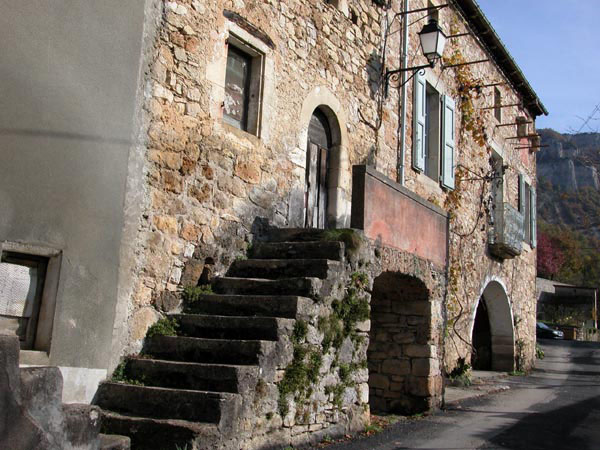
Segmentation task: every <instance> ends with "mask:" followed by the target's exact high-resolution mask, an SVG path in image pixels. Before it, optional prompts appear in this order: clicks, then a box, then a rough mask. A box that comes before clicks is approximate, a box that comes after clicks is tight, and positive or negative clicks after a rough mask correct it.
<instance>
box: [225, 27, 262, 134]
mask: <svg viewBox="0 0 600 450" xmlns="http://www.w3.org/2000/svg"><path fill="white" fill-rule="evenodd" d="M263 56H264V55H263V54H262V53H261V52H259V51H258V50H256V49H255V48H253V47H252V46H250V45H249V44H248V43H246V42H244V41H242V40H241V39H240V38H238V37H236V36H235V35H232V34H230V36H229V39H228V41H227V68H226V72H225V100H224V103H223V121H224V122H225V123H228V124H229V125H231V126H234V127H236V128H239V129H240V130H243V131H246V132H248V133H251V134H254V135H258V131H259V127H260V104H261V95H262V85H263V83H262V75H263Z"/></svg>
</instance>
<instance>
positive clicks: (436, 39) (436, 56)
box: [385, 19, 447, 95]
mask: <svg viewBox="0 0 600 450" xmlns="http://www.w3.org/2000/svg"><path fill="white" fill-rule="evenodd" d="M419 40H420V41H421V50H422V51H423V54H424V55H425V57H426V58H427V61H429V64H425V65H422V66H415V67H406V68H404V69H402V68H400V69H396V70H386V72H385V92H386V95H387V91H388V85H389V82H390V79H393V81H394V82H397V81H399V74H400V73H401V72H410V71H412V72H413V75H412V76H410V77H408V79H407V80H406V81H404V83H402V84H401V85H400V87H402V86H403V85H404V84H406V83H408V81H409V80H410V79H411V78H412V77H413V76H414V74H415V73H417V72H418V71H419V70H422V69H426V68H428V67H434V66H435V64H436V62H437V61H438V60H440V59H441V58H442V54H443V53H444V47H445V46H446V40H447V37H446V35H445V34H444V32H443V31H442V29H441V28H440V26H439V25H438V23H437V20H435V19H430V20H429V23H427V24H426V25H425V26H424V27H423V29H422V30H421V31H419Z"/></svg>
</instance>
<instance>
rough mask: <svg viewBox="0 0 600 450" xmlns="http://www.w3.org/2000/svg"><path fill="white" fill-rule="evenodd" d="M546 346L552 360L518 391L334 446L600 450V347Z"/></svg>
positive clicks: (514, 385)
mask: <svg viewBox="0 0 600 450" xmlns="http://www.w3.org/2000/svg"><path fill="white" fill-rule="evenodd" d="M540 344H541V345H542V348H543V349H544V351H545V353H546V357H545V358H544V359H543V360H541V361H538V364H537V369H536V371H535V372H533V373H532V374H531V375H530V376H529V377H509V378H508V379H507V380H506V383H507V384H509V385H510V390H508V391H504V392H501V393H498V394H492V395H490V396H488V397H485V398H479V399H472V400H468V401H465V402H464V403H461V404H458V405H454V406H451V407H449V408H448V410H447V411H440V412H438V413H436V414H434V415H432V416H429V417H426V418H424V419H420V420H411V421H407V422H401V423H398V424H396V425H394V426H391V427H389V428H387V429H386V430H385V431H384V432H383V433H380V434H378V435H375V436H371V437H370V438H364V439H359V440H357V441H354V442H351V443H348V444H343V445H335V446H332V447H328V450H338V449H340V450H341V449H348V450H350V449H352V450H367V449H368V450H400V449H417V448H418V449H436V450H437V449H440V450H441V449H444V450H450V449H452V450H454V449H461V450H462V449H511V450H537V449H540V450H542V449H543V450H551V449H552V450H553V449H569V450H600V344H598V343H586V342H571V341H548V340H544V341H540Z"/></svg>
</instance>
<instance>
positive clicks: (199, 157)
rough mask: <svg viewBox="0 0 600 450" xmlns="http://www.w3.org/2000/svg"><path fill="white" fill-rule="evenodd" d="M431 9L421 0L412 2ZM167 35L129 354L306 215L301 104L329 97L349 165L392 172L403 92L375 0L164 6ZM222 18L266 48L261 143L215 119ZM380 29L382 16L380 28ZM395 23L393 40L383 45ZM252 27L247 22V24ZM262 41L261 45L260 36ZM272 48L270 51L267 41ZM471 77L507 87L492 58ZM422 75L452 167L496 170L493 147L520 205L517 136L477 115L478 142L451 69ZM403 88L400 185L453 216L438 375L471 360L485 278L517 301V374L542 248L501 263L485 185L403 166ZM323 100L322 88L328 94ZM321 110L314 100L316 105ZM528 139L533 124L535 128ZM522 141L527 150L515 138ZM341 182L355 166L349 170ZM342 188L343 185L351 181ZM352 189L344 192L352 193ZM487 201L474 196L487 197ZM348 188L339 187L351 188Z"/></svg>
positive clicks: (487, 100)
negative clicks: (256, 248)
mask: <svg viewBox="0 0 600 450" xmlns="http://www.w3.org/2000/svg"><path fill="white" fill-rule="evenodd" d="M424 6H426V2H425V0H422V1H416V0H415V1H413V2H411V8H413V9H416V8H419V7H424ZM163 8H164V11H163V22H162V27H161V28H160V32H159V35H158V38H157V41H156V43H155V52H156V56H155V63H154V65H153V67H152V68H151V70H150V72H149V73H148V85H147V89H146V92H147V103H146V111H147V114H148V116H149V117H150V125H149V131H148V142H147V178H148V191H147V197H146V200H145V204H144V214H143V220H142V222H141V229H140V234H139V236H140V237H139V239H138V242H137V252H138V253H139V255H140V267H139V271H138V272H139V277H138V281H137V288H136V289H135V292H134V294H133V300H132V302H133V308H132V311H131V315H130V319H129V320H130V326H129V329H130V336H129V342H130V346H129V350H136V349H138V348H139V343H140V342H141V339H142V338H143V336H144V334H145V331H146V329H147V327H148V326H149V325H150V323H152V322H153V321H155V320H156V318H157V315H158V313H157V311H160V310H170V309H172V308H175V307H177V296H176V294H175V293H176V291H177V290H178V289H180V288H181V287H182V286H185V285H189V284H195V283H196V282H197V280H198V279H199V278H204V279H209V278H210V276H211V275H214V274H219V273H222V272H223V270H224V269H225V268H226V267H228V265H229V263H230V262H231V261H232V260H233V259H234V258H235V257H236V256H238V255H240V254H242V253H243V252H244V250H245V247H246V245H247V244H248V241H249V239H250V238H249V234H250V233H251V232H252V231H256V230H257V229H258V228H260V226H261V224H262V221H261V220H258V218H266V219H268V220H269V221H271V223H273V224H275V225H278V226H301V225H302V222H303V211H302V208H303V204H304V200H303V199H304V178H305V164H306V163H305V161H306V153H305V148H304V146H305V140H306V128H307V126H308V123H302V121H301V120H300V118H301V116H302V110H303V106H304V102H305V100H306V98H308V97H309V96H310V95H311V93H315V92H317V93H318V92H321V93H323V98H326V97H327V98H329V97H333V98H334V99H335V100H336V101H337V102H338V104H337V107H338V110H339V112H340V114H339V115H338V119H343V120H340V128H341V135H342V136H345V139H346V142H342V143H341V146H342V147H343V158H340V159H345V160H346V166H345V167H346V168H347V170H346V172H349V170H350V168H351V165H353V164H359V163H369V164H373V165H375V166H376V168H377V170H379V171H380V172H382V173H384V174H385V175H386V176H388V177H391V178H392V179H395V178H396V169H397V154H398V153H397V152H398V136H399V127H398V122H399V117H398V110H399V107H398V105H399V103H398V102H399V99H398V93H397V91H396V90H395V89H393V88H392V89H391V90H390V95H389V96H388V97H387V98H386V99H384V100H382V89H381V85H380V82H379V81H378V74H379V73H380V70H381V62H382V55H383V54H384V50H385V64H386V67H388V68H394V67H396V66H397V64H398V61H397V57H396V55H398V54H399V51H398V49H399V42H398V40H399V36H400V33H398V32H396V33H394V31H398V22H397V21H395V22H393V23H392V22H391V17H392V16H393V13H394V12H395V9H397V8H398V4H397V2H393V6H392V9H391V10H388V11H385V10H384V9H382V8H381V7H379V6H377V5H376V4H374V3H373V2H371V1H368V0H360V1H355V2H352V4H351V5H349V9H350V10H349V11H348V14H347V16H346V15H344V14H343V13H342V12H341V11H340V10H338V9H336V8H335V7H334V6H333V5H330V4H327V3H326V2H324V1H315V2H310V3H309V2H301V1H289V2H278V1H272V0H253V1H251V0H248V1H242V0H235V1H223V0H219V1H215V2H210V3H208V4H207V3H206V2H200V1H197V0H195V1H192V0H185V1H184V0H181V1H178V2H165V3H163ZM224 10H229V11H232V12H234V13H236V14H239V16H241V17H242V18H243V19H244V21H246V22H247V23H249V24H251V25H252V27H254V28H255V29H258V30H260V33H259V37H260V36H263V38H261V39H263V41H268V42H267V43H266V44H265V45H267V44H269V45H268V46H269V48H270V49H271V50H269V51H268V54H267V55H266V62H267V64H266V65H265V92H264V99H268V102H266V101H265V103H264V104H263V121H262V124H261V129H260V132H259V135H260V137H257V136H252V135H250V134H248V133H245V132H241V131H239V130H237V129H234V128H232V127H229V126H227V125H225V124H224V123H223V122H222V109H221V104H222V97H220V95H222V89H223V87H222V86H219V82H221V83H222V80H223V79H224V71H225V66H224V63H223V61H224V57H225V55H226V45H225V44H226V39H227V29H228V27H229V25H228V24H229V22H230V21H229V20H228V19H226V18H225V16H224V15H223V11H224ZM439 16H440V24H441V26H442V28H443V29H445V30H447V31H448V33H452V34H454V33H461V32H464V31H465V30H466V25H465V22H464V21H463V20H462V18H460V17H458V16H457V14H456V13H455V11H454V10H453V8H451V7H450V8H444V9H442V10H440V12H439ZM388 22H389V23H388ZM388 25H389V29H390V31H391V32H392V33H391V34H390V35H389V39H388V40H387V41H385V49H384V40H383V39H382V35H383V31H382V30H383V29H385V27H387V26H388ZM252 27H250V28H252ZM419 30H420V26H418V25H413V26H412V27H411V28H410V48H409V55H411V57H410V58H409V64H408V65H409V66H411V65H416V64H423V63H424V58H423V57H422V55H420V49H419V48H418V42H419V41H418V36H417V34H416V33H417V32H418V31H419ZM264 35H266V36H268V39H264ZM271 44H272V45H271ZM458 49H460V52H461V53H462V56H463V57H464V60H466V61H473V60H478V59H483V58H487V57H489V55H488V54H487V53H486V52H485V51H484V50H483V49H482V48H481V46H480V45H479V44H478V42H477V40H476V38H474V37H470V36H467V37H462V38H459V39H452V40H450V41H449V43H448V46H447V49H446V53H445V54H446V55H447V56H448V55H452V54H453V52H455V51H456V50H458ZM468 68H469V70H470V71H471V73H472V78H473V79H476V80H481V81H482V82H483V83H484V84H486V83H492V82H497V81H503V80H504V78H503V76H502V75H501V73H500V72H499V71H498V69H497V68H496V67H495V66H494V64H493V63H492V62H488V63H483V64H477V65H473V66H468ZM427 72H428V74H427V79H428V81H429V82H430V83H434V84H435V86H436V87H437V88H438V89H439V90H440V92H442V93H447V94H450V95H452V96H453V98H455V99H456V100H457V121H456V127H457V133H456V134H457V146H456V148H457V150H456V157H457V162H458V163H459V164H461V165H462V166H465V167H467V168H468V170H469V171H470V172H465V173H475V174H477V175H478V176H480V175H481V174H487V173H489V170H490V162H489V157H490V154H491V148H494V149H495V150H496V151H497V152H499V153H501V154H502V156H503V158H504V163H505V164H507V165H508V168H507V171H506V174H505V178H504V179H505V183H504V186H505V188H504V196H505V201H506V202H508V203H510V204H512V205H513V206H517V202H518V199H517V185H518V183H517V179H518V173H519V172H522V173H525V174H526V176H527V177H528V178H529V180H530V181H531V182H532V184H533V185H534V184H535V160H534V155H533V154H530V153H529V152H528V151H527V150H517V149H515V148H514V146H513V143H514V142H516V141H513V140H508V139H507V138H509V137H511V136H514V135H515V134H516V127H502V128H496V126H495V125H496V123H497V122H496V121H495V119H494V117H493V113H492V112H491V111H490V110H479V109H476V114H477V115H478V116H481V118H482V120H483V123H484V128H485V132H486V138H487V144H486V145H484V146H483V147H482V146H480V145H479V144H478V143H476V142H475V139H474V137H473V135H472V133H471V132H470V131H469V130H467V127H466V124H465V122H464V117H463V116H462V115H461V107H462V101H461V100H460V98H459V97H460V95H459V92H458V87H459V86H458V82H457V69H446V70H444V71H443V72H442V70H441V69H440V67H439V65H438V67H436V68H435V69H432V70H428V71H427ZM408 86H409V89H408V95H407V100H408V108H407V111H408V115H407V118H406V125H407V146H406V155H405V160H404V164H405V167H406V170H405V176H406V182H405V185H406V186H407V187H408V188H409V189H411V190H413V191H414V192H416V193H417V194H418V195H420V196H422V197H423V198H425V199H427V200H429V201H431V202H433V203H436V204H438V205H440V206H442V207H443V208H444V209H447V210H449V211H450V212H452V213H453V220H452V224H451V230H452V232H451V249H450V259H451V263H450V287H451V293H450V295H449V296H448V299H447V306H446V310H447V319H448V323H449V325H450V328H449V339H447V345H446V348H445V365H446V369H452V367H453V366H454V364H455V362H456V361H457V359H458V357H461V356H462V357H466V358H467V359H468V358H469V356H470V346H469V342H470V330H471V327H472V321H473V316H474V311H475V308H476V305H477V301H478V300H479V297H480V294H481V292H482V291H483V289H484V288H485V285H486V283H487V282H488V281H489V280H491V279H494V278H495V279H499V280H502V283H503V284H504V285H505V286H506V288H507V294H508V296H509V298H510V300H511V302H512V305H513V320H514V323H515V326H516V339H517V340H522V341H523V342H524V343H525V345H524V350H523V351H524V355H525V360H526V361H527V363H526V365H529V364H531V362H532V361H533V354H534V352H533V342H534V334H533V333H534V329H535V327H534V322H535V251H532V250H529V249H526V250H524V252H523V254H522V255H521V256H520V257H517V258H515V259H513V260H507V261H504V262H501V261H498V260H495V259H492V258H491V257H490V256H489V254H488V252H487V233H488V229H489V224H488V220H487V219H488V216H489V212H488V210H487V209H486V208H488V209H489V198H490V196H491V183H489V182H486V181H480V180H477V179H471V178H477V177H469V176H464V175H463V178H464V180H463V181H462V182H459V183H458V187H457V190H456V191H455V193H454V194H449V193H448V192H447V191H444V190H442V189H441V188H440V187H439V185H438V184H437V183H435V182H432V180H430V179H429V178H427V177H426V176H425V175H423V174H419V173H417V172H416V171H414V170H413V169H412V168H411V146H412V139H411V135H412V87H411V83H409V85H408ZM499 89H500V90H501V91H502V93H503V103H516V101H517V100H518V98H517V96H516V94H515V92H514V91H512V89H510V87H509V85H502V86H499ZM325 93H326V94H325ZM492 93H493V91H492V89H489V88H484V89H483V90H482V92H481V94H480V95H478V96H475V98H474V99H473V102H474V105H475V107H476V108H480V107H484V106H489V105H491V104H492V101H493V98H492ZM317 105H318V102H317ZM517 114H524V115H526V116H527V112H526V111H521V112H517V109H516V108H505V109H503V122H505V123H508V122H514V121H516V116H517ZM529 131H530V132H533V127H532V126H530V128H529ZM523 143H524V141H523ZM343 177H349V173H345V174H342V178H343ZM346 185H348V183H346ZM346 189H347V188H346ZM482 192H483V194H482ZM346 194H347V193H346Z"/></svg>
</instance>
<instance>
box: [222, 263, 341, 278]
mask: <svg viewBox="0 0 600 450" xmlns="http://www.w3.org/2000/svg"><path fill="white" fill-rule="evenodd" d="M336 269H337V270H339V269H340V262H339V261H330V260H328V259H246V260H240V261H234V262H233V264H232V265H231V267H230V268H229V270H228V272H227V275H228V276H230V277H238V278H244V277H247V278H264V279H269V280H276V279H280V278H294V277H315V278H321V279H324V278H327V276H328V275H329V274H331V273H332V271H335V270H336Z"/></svg>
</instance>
